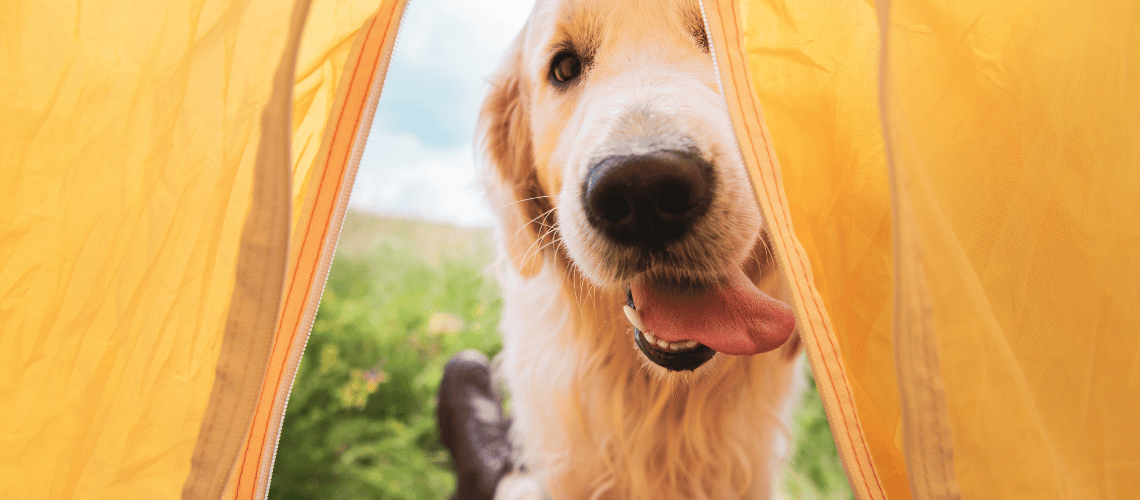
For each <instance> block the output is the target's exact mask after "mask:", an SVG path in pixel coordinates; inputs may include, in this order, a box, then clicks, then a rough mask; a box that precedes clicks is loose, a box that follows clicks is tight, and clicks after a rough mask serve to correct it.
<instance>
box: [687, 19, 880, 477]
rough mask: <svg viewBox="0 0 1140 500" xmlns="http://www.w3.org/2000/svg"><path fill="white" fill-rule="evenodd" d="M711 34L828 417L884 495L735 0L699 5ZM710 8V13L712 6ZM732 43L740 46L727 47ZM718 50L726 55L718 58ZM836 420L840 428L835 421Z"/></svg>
mask: <svg viewBox="0 0 1140 500" xmlns="http://www.w3.org/2000/svg"><path fill="white" fill-rule="evenodd" d="M702 4H703V6H704V7H705V8H704V11H705V20H706V23H707V24H708V35H709V38H710V39H711V40H712V42H713V43H712V45H713V46H714V47H719V48H721V50H720V52H718V53H714V64H715V65H716V67H717V69H718V71H719V72H720V75H721V78H720V79H721V82H722V85H723V90H724V95H725V99H726V100H727V104H728V109H729V113H730V114H731V116H732V121H733V126H734V129H735V131H736V137H737V139H738V141H740V146H741V148H740V149H741V154H742V155H743V157H744V161H745V164H746V165H747V166H748V170H749V174H750V176H751V178H752V183H753V185H754V186H755V187H756V194H757V198H758V201H759V202H760V208H761V211H762V213H763V215H764V219H765V220H766V221H767V222H768V230H769V232H770V234H772V236H774V238H773V240H774V241H775V242H776V245H774V246H775V248H774V253H775V255H776V260H777V262H778V263H779V266H780V270H781V272H782V273H783V274H784V276H785V277H786V279H787V280H788V282H789V287H790V289H791V291H792V295H793V297H794V308H795V311H796V322H797V330H798V331H799V334H800V335H801V337H803V339H804V345H805V348H806V350H807V353H808V359H809V361H810V363H811V365H812V367H813V369H814V373H815V376H816V377H817V379H820V380H821V381H826V382H827V383H819V384H817V385H818V389H819V393H820V398H821V399H822V401H823V404H824V408H825V410H826V412H827V415H828V417H829V420H830V421H831V422H832V425H833V429H834V431H833V435H834V437H835V441H836V448H837V450H838V452H839V455H840V459H841V461H842V462H843V466H844V468H845V469H846V470H847V476H848V478H849V479H850V483H851V489H852V492H853V493H854V494H855V495H856V498H859V499H879V498H886V493H885V491H884V489H883V485H882V482H881V481H880V479H879V477H878V474H877V471H876V470H875V467H874V464H873V462H872V459H871V456H870V450H869V448H868V446H867V443H866V437H865V436H864V433H863V429H862V426H861V424H860V422H859V420H858V415H857V408H856V406H855V400H854V396H853V394H852V390H851V386H850V383H849V382H848V380H847V375H846V369H845V368H844V363H843V359H842V357H840V355H839V352H838V348H837V346H836V340H835V338H834V334H833V331H834V330H833V328H832V326H831V322H830V319H829V318H828V316H827V313H826V311H824V308H823V301H822V300H821V299H820V297H819V292H818V290H816V288H815V285H814V281H813V280H812V274H811V268H810V264H809V263H808V262H807V255H806V254H805V251H804V249H803V247H802V246H801V245H800V243H799V241H798V240H797V239H796V237H795V234H794V232H793V229H792V224H791V217H790V215H789V213H788V208H787V207H788V202H787V199H786V196H785V194H784V192H783V184H782V183H781V182H780V179H781V178H782V177H781V174H780V171H779V168H780V167H779V162H778V160H777V159H776V155H775V153H774V151H772V148H771V140H770V139H769V133H768V130H767V127H766V126H765V124H764V121H763V116H764V115H763V110H762V108H761V106H760V103H759V102H758V101H757V100H756V96H755V94H754V93H753V92H752V91H751V90H752V87H751V79H750V78H749V77H748V66H747V61H746V60H745V58H744V57H743V54H744V48H743V47H742V46H741V44H742V36H741V34H740V24H739V23H740V21H739V18H738V13H737V6H736V4H735V2H732V1H723V0H711V1H708V2H702ZM710 6H711V10H710V9H709V8H708V7H710ZM729 40H735V41H736V44H734V45H730V44H729V43H728V41H729ZM717 54H719V55H720V56H722V57H716V55H717ZM836 424H838V425H836Z"/></svg>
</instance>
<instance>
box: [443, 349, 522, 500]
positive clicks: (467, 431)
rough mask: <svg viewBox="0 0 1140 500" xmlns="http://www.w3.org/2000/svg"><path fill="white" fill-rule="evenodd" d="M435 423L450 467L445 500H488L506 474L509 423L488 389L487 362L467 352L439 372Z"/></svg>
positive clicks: (499, 403) (495, 395)
mask: <svg viewBox="0 0 1140 500" xmlns="http://www.w3.org/2000/svg"><path fill="white" fill-rule="evenodd" d="M437 397H438V402H439V404H438V406H437V410H436V423H437V425H439V434H440V438H441V439H442V441H443V444H444V445H445V446H447V449H448V450H449V451H450V452H451V458H452V461H453V462H454V463H455V476H456V487H455V494H454V495H452V497H451V500H492V499H493V497H494V496H495V486H497V485H498V484H499V480H500V479H502V477H503V476H504V475H506V474H507V473H508V472H510V470H511V443H510V441H509V440H508V438H507V429H508V428H509V427H510V421H509V420H507V419H506V417H504V416H503V405H502V403H501V402H500V401H499V398H498V395H497V394H495V391H494V390H493V389H492V387H491V367H490V364H489V363H488V360H487V356H485V355H484V354H483V353H481V352H479V351H476V350H473V349H469V350H466V351H463V352H461V353H459V354H456V355H455V356H454V357H452V358H451V360H450V361H448V362H447V366H446V367H444V369H443V381H442V382H440V384H439V394H438V395H437Z"/></svg>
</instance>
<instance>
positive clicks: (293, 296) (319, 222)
mask: <svg viewBox="0 0 1140 500" xmlns="http://www.w3.org/2000/svg"><path fill="white" fill-rule="evenodd" d="M406 4H407V2H406V0H394V1H387V2H383V3H382V4H381V5H380V6H378V7H377V10H376V12H375V13H374V14H373V15H372V16H370V18H368V19H366V20H365V21H364V23H362V26H361V28H362V29H361V30H360V31H359V32H358V33H357V35H356V36H355V38H354V41H353V47H352V49H351V51H350V52H349V55H348V58H347V60H346V62H345V67H346V68H352V71H351V74H350V75H349V76H348V77H347V78H344V79H342V80H341V82H340V85H339V86H338V90H337V96H336V100H335V101H334V104H333V107H332V109H335V110H338V112H336V113H331V114H330V115H329V118H328V124H327V125H326V127H325V130H326V134H325V136H324V138H323V139H322V144H321V148H320V150H319V152H318V153H317V156H316V158H317V160H316V161H317V163H316V164H315V165H313V169H312V171H313V172H314V173H315V174H316V176H317V179H315V180H316V182H312V183H310V185H309V189H308V192H307V193H306V198H305V205H304V209H303V211H302V215H301V218H300V221H299V223H298V231H297V233H296V234H295V235H293V245H292V246H291V248H292V253H293V256H292V257H291V258H290V266H291V269H290V272H289V274H288V275H289V276H290V277H291V282H290V283H289V285H288V288H287V292H286V296H285V298H284V301H285V302H284V305H283V307H282V312H281V322H280V323H279V326H278V332H277V338H278V339H282V340H281V341H280V342H279V343H278V344H275V348H274V352H273V355H272V356H271V362H270V363H271V364H270V368H269V370H268V373H267V380H266V383H267V385H266V387H264V388H263V391H262V396H261V400H260V401H259V409H258V410H259V411H258V412H257V413H256V414H255V421H254V422H253V424H252V425H251V427H250V431H249V434H248V435H247V437H246V442H245V445H244V451H243V452H242V455H241V457H239V460H238V461H237V462H236V463H235V464H234V473H233V475H232V476H231V483H232V484H230V485H228V487H227V494H226V495H223V498H237V499H262V498H265V497H266V495H267V494H268V490H269V485H270V481H271V478H272V468H273V464H274V461H275V455H276V451H277V444H278V440H279V439H280V429H281V424H282V421H283V419H284V416H285V410H286V407H287V404H288V397H289V393H290V390H291V389H292V386H293V380H294V378H295V376H296V373H297V368H298V366H299V365H300V361H301V356H302V354H303V353H304V350H305V344H306V343H307V341H308V333H309V329H310V328H311V326H312V322H313V318H314V317H315V315H316V313H317V308H318V306H319V305H320V300H321V295H322V293H323V291H324V280H325V277H326V276H328V271H329V267H330V266H331V264H332V260H333V257H334V254H335V252H336V243H337V239H338V237H339V234H340V228H341V226H342V223H343V220H344V215H345V212H346V210H347V209H348V198H349V195H350V194H351V193H352V186H353V181H354V180H355V178H356V170H357V167H358V166H359V163H360V158H361V155H362V154H363V152H364V146H365V143H366V141H367V138H368V132H369V130H370V129H371V123H372V118H373V115H374V114H375V112H376V106H377V104H378V103H379V100H380V93H381V89H382V88H383V85H384V80H385V76H386V74H387V70H388V61H390V60H391V57H392V50H393V48H394V46H395V40H396V35H397V31H398V28H399V23H400V19H401V18H402V15H403V11H404V7H405V6H406ZM302 224H303V227H304V228H303V229H302ZM299 277H300V278H299ZM258 444H259V445H258Z"/></svg>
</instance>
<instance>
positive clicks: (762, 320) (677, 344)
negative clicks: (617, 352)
mask: <svg viewBox="0 0 1140 500" xmlns="http://www.w3.org/2000/svg"><path fill="white" fill-rule="evenodd" d="M625 313H626V316H627V318H628V319H629V321H630V323H631V324H633V327H634V342H635V343H636V344H637V347H638V349H640V350H641V352H642V353H643V354H644V355H645V357H646V358H648V359H649V360H650V361H652V362H654V363H656V364H658V365H660V366H661V367H663V368H665V369H667V370H671V371H686V370H689V371H691V370H696V369H697V368H698V367H700V366H701V365H703V364H704V363H705V362H707V361H708V360H710V359H712V357H713V356H714V355H715V354H716V353H717V352H721V353H725V354H730V355H736V356H749V355H753V354H759V353H762V352H767V351H770V350H772V349H775V348H777V347H779V346H780V345H782V344H783V343H784V342H785V341H787V340H788V337H790V336H791V335H792V331H793V330H794V329H795V317H794V316H793V314H792V308H791V307H790V306H788V305H787V304H785V303H783V302H781V301H779V300H777V299H775V298H773V297H772V296H770V295H768V294H766V293H764V292H763V291H761V290H760V289H759V288H757V287H756V285H754V284H753V283H752V281H751V280H750V279H748V277H747V276H746V275H745V274H744V271H743V270H742V269H741V268H739V267H735V266H734V267H733V268H732V269H730V270H729V272H728V274H727V276H726V277H724V278H723V279H721V280H718V281H716V282H713V283H677V282H668V281H661V280H651V279H648V278H645V277H644V276H643V277H640V278H639V279H635V280H633V281H632V282H630V284H629V287H628V288H627V289H626V307H625Z"/></svg>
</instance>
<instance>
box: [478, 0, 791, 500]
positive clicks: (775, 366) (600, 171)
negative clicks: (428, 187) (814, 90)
mask: <svg viewBox="0 0 1140 500" xmlns="http://www.w3.org/2000/svg"><path fill="white" fill-rule="evenodd" d="M714 64H715V63H714V57H713V54H712V52H711V50H710V47H709V42H708V39H707V36H706V34H705V24H704V21H703V16H702V12H701V6H700V5H699V3H698V0H658V1H644V0H640V1H635V0H539V1H538V3H537V5H535V7H534V10H533V11H532V13H531V15H530V18H529V19H528V21H527V24H526V26H525V27H524V28H523V31H522V33H521V34H520V35H519V36H518V38H517V39H516V41H515V42H514V45H513V47H512V49H511V51H510V53H509V54H508V56H507V57H506V59H505V61H504V63H503V66H502V67H501V68H500V69H499V71H498V72H497V74H496V76H495V77H494V78H493V81H492V82H491V87H492V88H491V91H490V94H489V96H488V97H487V100H486V101H485V103H484V105H483V109H482V114H481V117H480V134H481V140H482V145H483V147H485V149H486V154H487V157H488V158H487V162H488V164H489V166H490V172H489V173H488V176H487V177H488V184H489V191H490V196H491V199H492V202H493V203H494V204H495V205H496V207H498V208H499V210H498V216H499V222H500V227H499V233H498V234H499V239H500V243H501V245H502V247H503V249H504V250H505V256H506V257H507V259H508V260H509V263H510V265H504V266H500V267H501V268H503V272H504V275H503V276H501V277H500V278H501V281H502V286H503V291H504V301H505V304H504V310H503V316H504V317H503V322H502V325H501V329H502V333H503V351H502V353H501V355H500V358H499V359H498V360H497V371H498V375H499V376H500V377H501V378H502V379H503V380H504V381H505V386H506V388H507V390H508V393H509V395H510V398H511V399H510V401H511V408H512V414H513V415H512V419H513V420H512V424H511V430H510V435H511V441H512V443H513V447H514V450H515V454H516V455H517V456H516V457H515V460H516V462H515V463H518V464H521V466H522V469H521V470H520V471H518V472H516V473H514V474H512V475H511V476H508V477H507V478H506V479H504V482H503V483H500V484H499V489H498V491H497V492H496V494H495V496H496V498H499V499H507V498H514V497H524V496H526V494H523V493H518V492H523V491H530V492H531V493H529V494H534V491H535V490H541V491H542V494H544V495H546V496H547V497H549V498H552V499H558V500H561V499H622V500H640V499H646V500H648V499H653V500H665V499H686V500H701V499H718V500H720V499H729V498H731V499H740V498H749V499H752V498H769V497H770V496H771V494H772V487H773V481H774V478H775V477H778V472H779V470H780V468H781V463H782V460H783V458H784V456H785V455H786V454H787V452H788V450H789V446H790V440H791V438H790V433H789V431H788V427H787V421H788V419H789V413H790V411H791V406H792V402H793V401H794V400H795V399H796V398H797V396H798V395H799V389H800V379H801V372H799V371H798V370H797V368H798V366H799V364H800V363H801V362H800V361H799V359H800V357H799V356H797V354H798V353H799V349H798V342H797V341H796V339H798V337H794V336H793V330H794V322H795V320H794V318H793V315H792V310H791V308H790V307H789V306H788V305H787V304H786V303H785V302H783V301H781V300H778V299H776V298H774V297H773V296H774V295H775V296H782V293H781V290H780V289H781V284H780V280H779V279H778V278H777V277H776V274H777V273H776V272H775V270H774V265H773V262H772V259H769V256H770V253H769V250H768V245H767V242H766V237H765V232H764V227H763V226H764V224H763V220H762V217H761V215H760V212H759V209H758V207H757V203H756V200H755V197H754V196H755V195H754V192H753V189H752V186H751V184H750V182H749V179H748V174H747V172H746V171H745V168H744V165H743V161H742V159H741V157H740V153H739V149H738V145H737V142H736V138H735V136H734V135H733V130H732V126H731V123H730V119H729V115H728V112H727V110H726V104H725V99H724V96H723V95H722V94H721V93H720V91H719V90H718V88H719V85H718V79H717V74H716V70H715V67H714ZM789 339H792V340H791V341H789ZM528 484H529V485H530V486H527V485H528Z"/></svg>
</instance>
